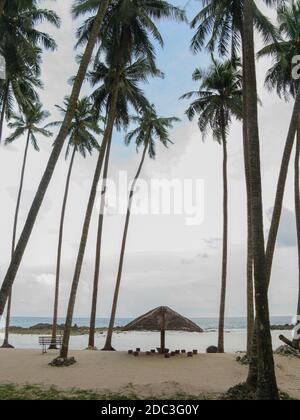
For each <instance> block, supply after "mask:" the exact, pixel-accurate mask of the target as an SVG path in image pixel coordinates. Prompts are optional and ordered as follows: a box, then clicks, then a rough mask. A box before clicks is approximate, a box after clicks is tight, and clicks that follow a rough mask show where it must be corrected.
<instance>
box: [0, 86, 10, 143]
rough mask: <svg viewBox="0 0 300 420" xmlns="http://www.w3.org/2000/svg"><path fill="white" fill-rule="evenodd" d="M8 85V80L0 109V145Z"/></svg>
mask: <svg viewBox="0 0 300 420" xmlns="http://www.w3.org/2000/svg"><path fill="white" fill-rule="evenodd" d="M9 85H10V82H9V80H7V81H6V86H5V91H4V95H3V101H2V109H1V116H0V144H1V142H2V134H3V125H4V119H5V113H6V107H7V101H8V94H9Z"/></svg>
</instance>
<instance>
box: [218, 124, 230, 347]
mask: <svg viewBox="0 0 300 420" xmlns="http://www.w3.org/2000/svg"><path fill="white" fill-rule="evenodd" d="M222 131H223V140H222V143H223V259H222V286H221V303H220V317H219V338H218V353H224V327H225V307H226V287H227V254H228V175H227V161H228V156H227V140H226V135H225V127H224V121H223V130H222Z"/></svg>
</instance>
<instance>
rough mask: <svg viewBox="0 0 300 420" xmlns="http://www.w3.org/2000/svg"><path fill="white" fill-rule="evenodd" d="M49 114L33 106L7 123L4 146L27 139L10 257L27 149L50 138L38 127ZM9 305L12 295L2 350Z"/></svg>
mask: <svg viewBox="0 0 300 420" xmlns="http://www.w3.org/2000/svg"><path fill="white" fill-rule="evenodd" d="M49 115H50V114H49V112H47V111H44V110H43V109H42V105H41V104H40V103H37V104H33V105H32V106H31V107H30V108H28V110H27V111H26V113H24V114H21V115H17V114H13V115H12V118H11V122H10V123H9V125H8V126H9V128H10V129H12V130H14V131H13V133H12V134H11V135H10V136H9V137H8V138H7V139H6V140H5V144H10V143H13V142H15V141H16V140H17V139H19V138H20V137H23V136H25V135H26V137H27V139H26V142H25V149H24V156H23V164H22V169H21V177H20V183H19V190H18V196H17V201H16V209H15V214H14V224H13V236H12V246H11V255H12V256H13V253H14V250H15V245H16V240H17V228H18V220H19V212H20V204H21V198H22V192H23V185H24V177H25V171H26V164H27V157H28V149H29V145H30V143H31V144H32V146H33V148H34V150H36V151H39V150H40V149H39V146H38V139H37V136H44V137H50V136H51V135H52V134H51V132H50V131H48V130H47V129H46V127H40V125H41V124H42V123H43V122H44V121H45V120H46V119H47V118H48V117H49ZM11 303H12V294H11V293H10V295H9V299H8V303H7V316H6V327H5V338H4V342H3V345H2V348H12V346H11V345H10V344H9V325H10V315H11Z"/></svg>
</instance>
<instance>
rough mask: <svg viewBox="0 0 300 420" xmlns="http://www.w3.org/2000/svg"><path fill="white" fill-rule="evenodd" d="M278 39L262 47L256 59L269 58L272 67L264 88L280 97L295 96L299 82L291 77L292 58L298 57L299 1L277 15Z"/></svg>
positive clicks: (299, 49)
mask: <svg viewBox="0 0 300 420" xmlns="http://www.w3.org/2000/svg"><path fill="white" fill-rule="evenodd" d="M277 21H278V28H279V34H280V39H279V40H278V41H277V42H276V43H272V44H270V45H267V46H266V47H264V48H263V49H262V50H261V51H260V52H259V53H258V57H266V56H270V57H272V59H273V66H272V67H271V68H270V70H269V71H268V73H267V76H266V86H267V87H268V88H269V89H270V90H271V89H274V88H276V90H277V93H278V95H279V96H280V97H283V98H285V99H288V97H289V96H290V95H292V96H293V97H295V96H296V93H297V91H298V89H299V81H297V80H294V79H293V77H292V70H293V69H292V66H293V58H294V57H295V56H298V55H300V38H299V34H300V1H299V0H295V2H293V3H292V4H290V5H288V6H286V5H283V6H282V7H280V8H279V10H278V15H277Z"/></svg>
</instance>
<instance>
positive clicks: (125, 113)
mask: <svg viewBox="0 0 300 420" xmlns="http://www.w3.org/2000/svg"><path fill="white" fill-rule="evenodd" d="M114 74H115V69H114V68H111V67H110V66H109V65H108V66H107V65H105V64H104V63H99V62H96V63H95V66H94V69H93V71H92V72H90V73H89V79H90V82H91V84H92V86H96V85H98V84H99V83H101V85H100V86H98V87H97V88H96V89H95V91H94V92H93V94H92V99H93V101H94V107H95V112H96V113H97V114H98V115H99V114H101V112H105V110H107V109H108V107H109V104H110V101H111V97H112V92H113V87H114V83H115V81H114ZM155 74H156V75H158V76H161V73H160V72H159V71H158V70H155V72H153V69H152V67H151V66H150V65H149V63H148V61H147V60H146V59H145V58H142V57H140V58H137V60H136V61H135V62H133V63H130V64H127V65H126V66H125V67H124V68H123V69H122V70H121V71H120V76H119V82H118V103H117V111H116V118H115V123H116V126H117V128H121V127H125V128H126V127H127V126H128V124H129V122H130V116H129V113H130V112H129V107H131V108H133V109H134V110H135V111H136V112H140V111H143V110H146V109H147V108H148V107H149V102H148V100H147V98H146V97H145V95H144V92H143V90H142V89H141V88H140V87H139V83H141V82H144V83H146V82H148V77H149V76H153V75H155Z"/></svg>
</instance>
